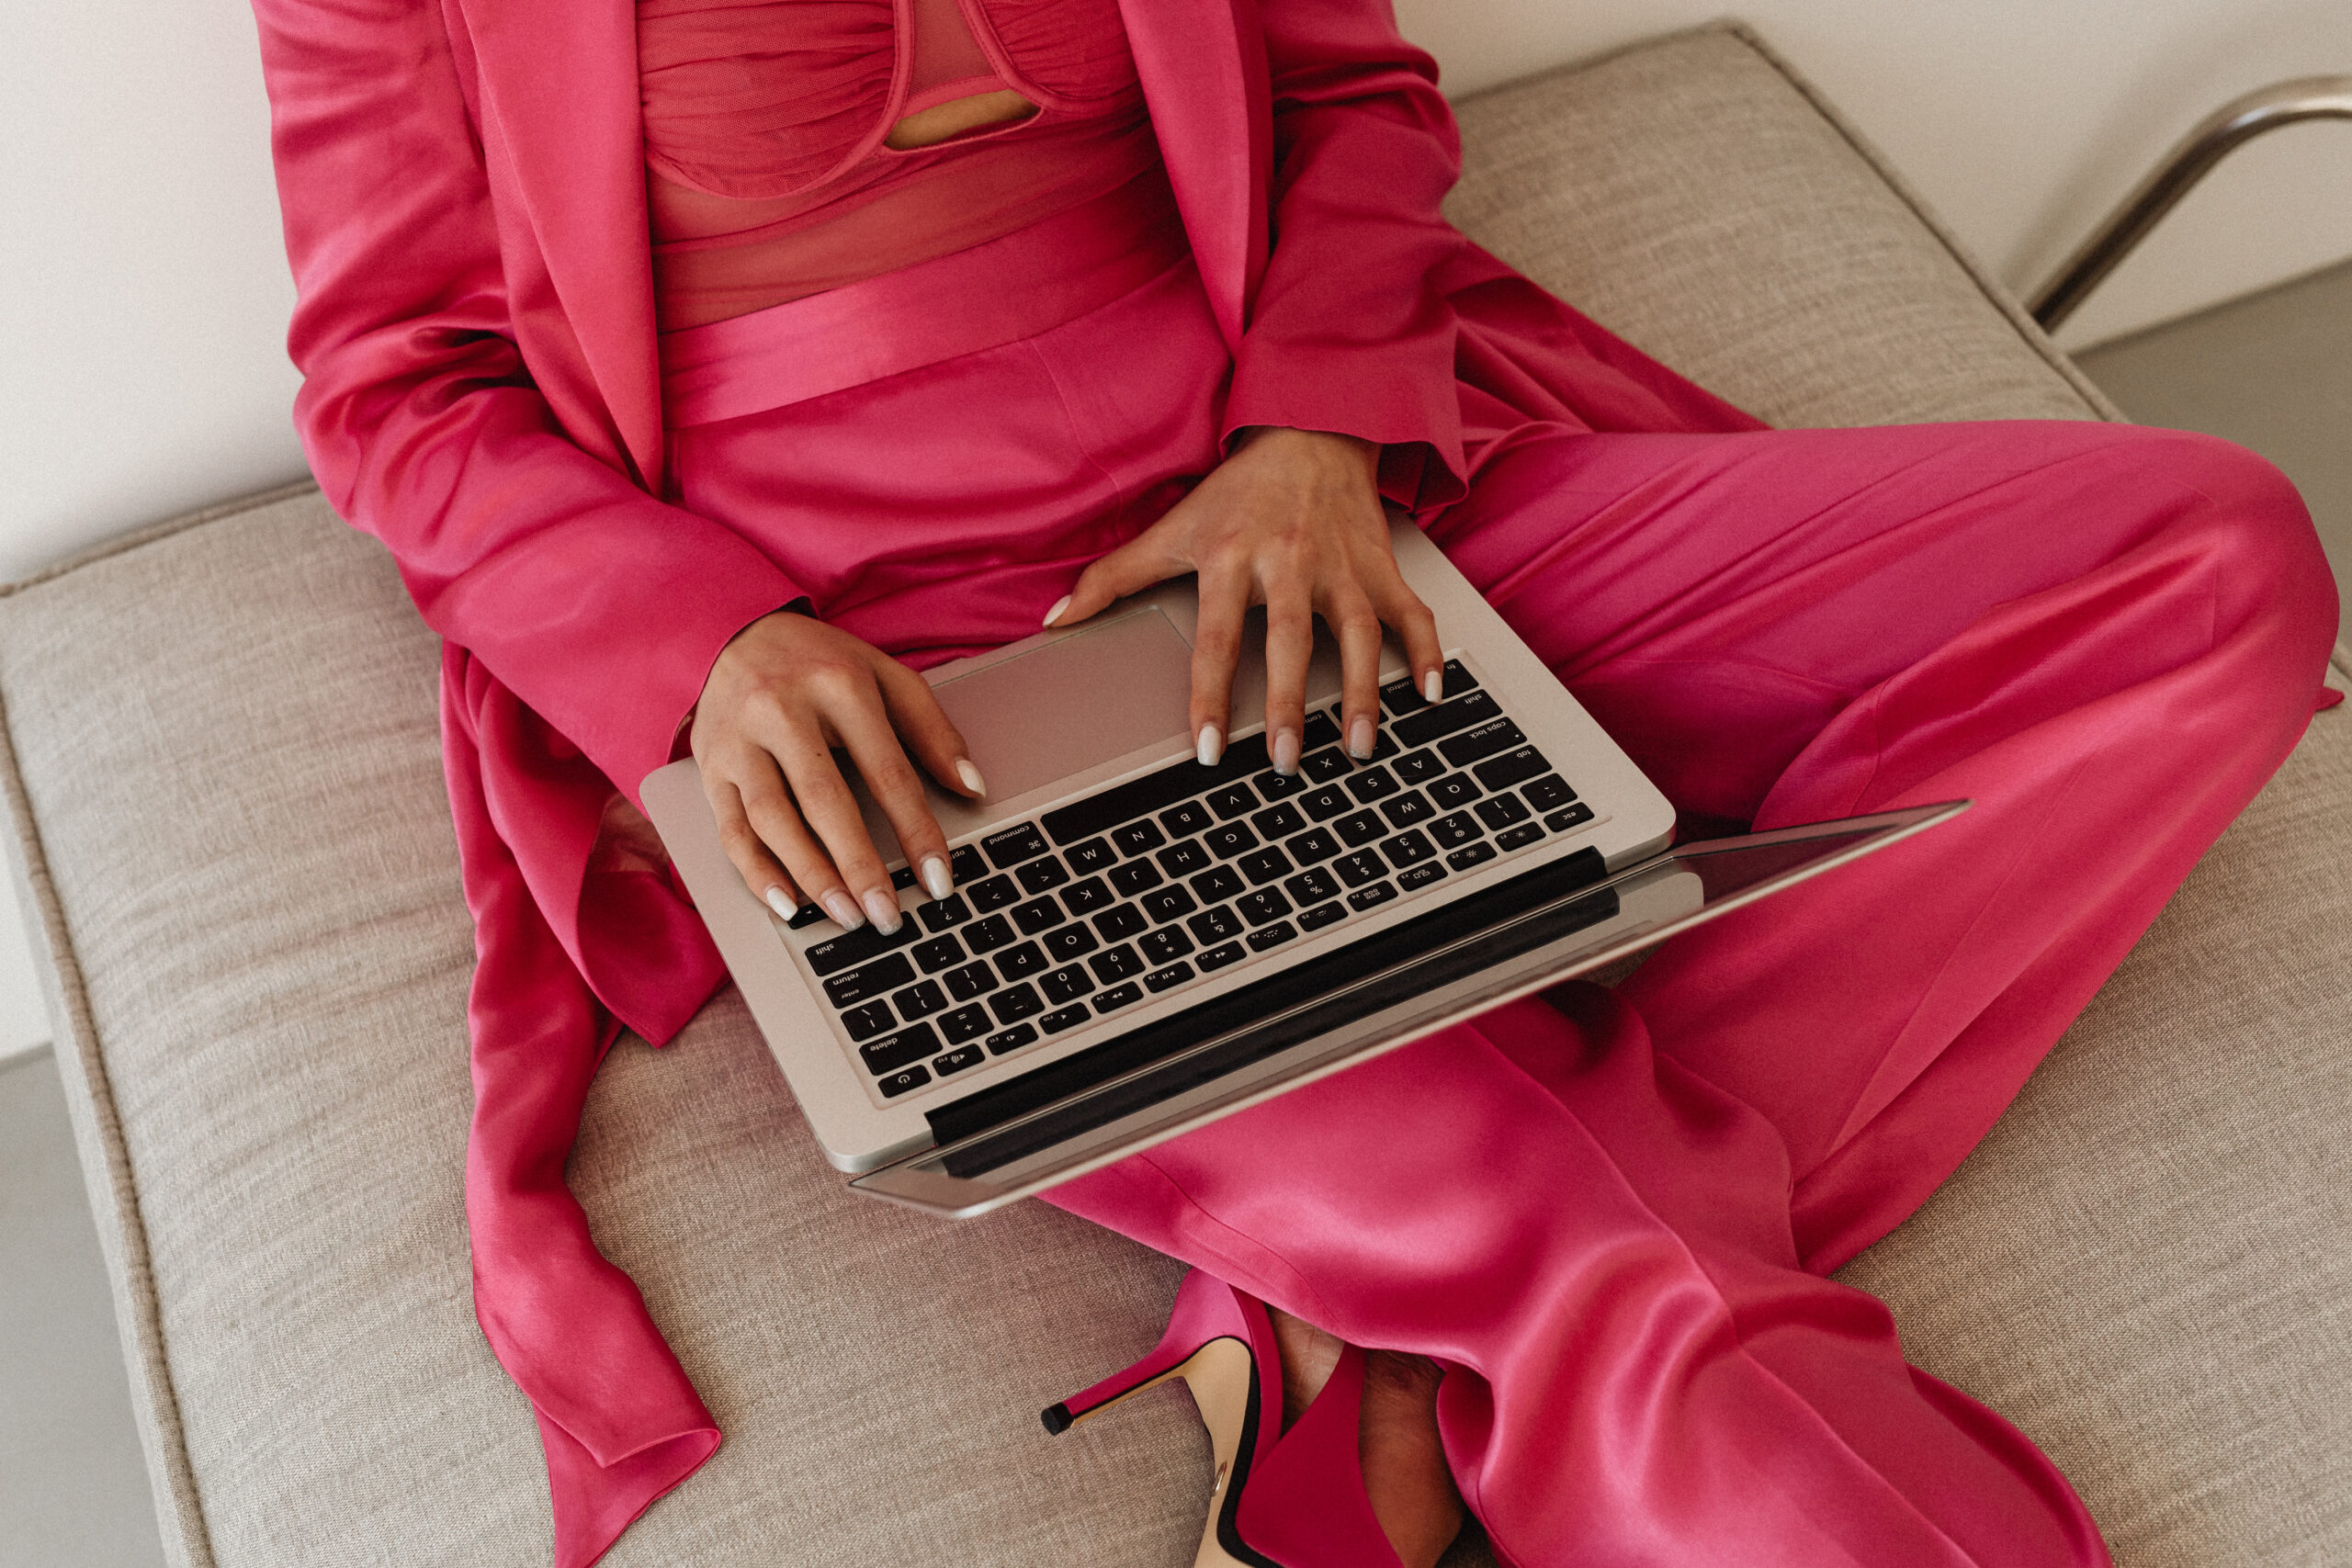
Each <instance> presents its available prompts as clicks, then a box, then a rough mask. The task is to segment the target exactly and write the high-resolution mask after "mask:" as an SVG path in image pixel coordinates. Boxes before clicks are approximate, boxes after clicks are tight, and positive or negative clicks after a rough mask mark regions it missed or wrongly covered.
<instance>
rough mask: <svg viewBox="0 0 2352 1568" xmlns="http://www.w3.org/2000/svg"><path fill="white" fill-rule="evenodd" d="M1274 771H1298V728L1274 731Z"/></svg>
mask: <svg viewBox="0 0 2352 1568" xmlns="http://www.w3.org/2000/svg"><path fill="white" fill-rule="evenodd" d="M1274 772H1276V773H1296V772H1298V731H1297V730H1295V729H1277V730H1275V731H1274Z"/></svg>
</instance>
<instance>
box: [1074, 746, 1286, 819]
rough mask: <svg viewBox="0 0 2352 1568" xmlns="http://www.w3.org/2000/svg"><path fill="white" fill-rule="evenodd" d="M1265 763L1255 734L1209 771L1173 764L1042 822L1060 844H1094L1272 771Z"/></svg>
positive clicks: (1263, 749) (1196, 765)
mask: <svg viewBox="0 0 2352 1568" xmlns="http://www.w3.org/2000/svg"><path fill="white" fill-rule="evenodd" d="M1271 765H1272V764H1270V763H1269V762H1268V761H1267V760H1266V738H1265V736H1264V735H1263V734H1258V735H1252V736H1250V738H1249V739H1246V740H1237V741H1235V742H1234V743H1233V744H1232V745H1230V746H1227V748H1226V749H1225V755H1224V756H1222V757H1220V758H1218V759H1217V760H1216V762H1214V763H1212V764H1211V765H1210V766H1208V767H1205V768H1204V767H1203V766H1201V764H1200V763H1198V762H1196V761H1193V760H1192V759H1191V758H1189V757H1188V758H1186V759H1185V760H1184V761H1181V762H1171V763H1170V764H1169V765H1168V766H1167V767H1164V768H1162V769H1160V770H1159V772H1158V773H1146V774H1144V776H1143V777H1141V778H1139V779H1129V780H1128V781H1127V782H1126V783H1125V784H1120V785H1117V786H1116V787H1114V788H1112V789H1106V790H1104V791H1103V793H1102V794H1100V795H1088V796H1087V797H1086V798H1085V799H1084V800H1074V801H1072V802H1070V803H1069V805H1068V806H1065V807H1062V808H1061V809H1059V810H1058V811H1048V812H1046V815H1045V816H1044V818H1041V820H1042V821H1043V822H1044V823H1045V824H1046V832H1048V833H1050V834H1052V835H1053V840H1054V842H1055V843H1057V844H1074V843H1076V842H1078V840H1080V839H1091V838H1092V837H1094V835H1095V834H1097V833H1107V832H1109V831H1110V830H1111V829H1114V828H1116V827H1117V826H1119V825H1120V824H1121V823H1123V822H1132V821H1134V820H1135V819H1136V818H1138V817H1141V816H1143V815H1145V814H1146V813H1147V812H1152V811H1157V810H1159V808H1160V807H1163V806H1173V805H1175V804H1176V803H1177V802H1178V801H1180V800H1190V799H1192V798H1193V796H1194V795H1199V794H1200V793H1201V792H1202V791H1204V790H1211V789H1215V788H1216V787H1217V786H1218V785H1219V784H1230V783H1232V782H1233V781H1234V780H1235V779H1246V778H1248V777H1249V776H1250V774H1252V773H1264V772H1265V771H1266V769H1267V768H1268V767H1269V766H1271Z"/></svg>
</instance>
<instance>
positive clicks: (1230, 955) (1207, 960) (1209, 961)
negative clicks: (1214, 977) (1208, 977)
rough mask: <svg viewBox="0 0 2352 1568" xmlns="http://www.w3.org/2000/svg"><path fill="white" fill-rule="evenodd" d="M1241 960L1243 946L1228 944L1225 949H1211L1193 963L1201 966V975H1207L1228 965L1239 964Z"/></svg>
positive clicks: (1236, 943)
mask: <svg viewBox="0 0 2352 1568" xmlns="http://www.w3.org/2000/svg"><path fill="white" fill-rule="evenodd" d="M1240 959H1241V944H1240V943H1239V942H1227V943H1226V944H1225V945H1224V946H1223V947H1212V948H1210V949H1209V950H1208V951H1207V952H1206V953H1202V954H1201V955H1200V956H1199V957H1198V958H1196V959H1194V960H1193V963H1195V964H1199V965H1200V966H1201V973H1202V974H1204V975H1205V974H1207V973H1208V972H1209V971H1210V970H1212V969H1222V968H1224V967H1225V966H1226V965H1227V964H1235V963H1238V962H1239V961H1240Z"/></svg>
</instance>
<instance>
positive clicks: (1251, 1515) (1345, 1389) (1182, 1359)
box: [1044, 1269, 1401, 1568]
mask: <svg viewBox="0 0 2352 1568" xmlns="http://www.w3.org/2000/svg"><path fill="white" fill-rule="evenodd" d="M1363 1368H1364V1358H1363V1351H1362V1350H1360V1349H1358V1348H1356V1347H1354V1346H1352V1345H1351V1346H1349V1347H1348V1348H1346V1349H1345V1350H1344V1351H1342V1352H1341V1353H1340V1364H1339V1365H1338V1367H1336V1368H1335V1369H1333V1371H1332V1372H1331V1381H1330V1382H1328V1383H1326V1384H1324V1385H1323V1392H1322V1393H1319V1394H1317V1396H1316V1398H1315V1403H1314V1404H1311V1405H1309V1406H1308V1407H1307V1409H1306V1414H1305V1415H1304V1416H1300V1417H1299V1418H1298V1421H1297V1423H1296V1424H1295V1426H1293V1427H1291V1429H1290V1430H1289V1431H1287V1432H1284V1431H1283V1367H1282V1356H1281V1353H1280V1351H1279V1350H1278V1349H1277V1348H1275V1344H1274V1325H1273V1320H1272V1318H1270V1317H1268V1316H1267V1315H1266V1305H1265V1303H1263V1302H1261V1301H1259V1300H1258V1299H1257V1298H1256V1297H1255V1296H1250V1295H1245V1294H1243V1293H1242V1292H1239V1291H1237V1290H1235V1289H1234V1288H1233V1287H1232V1286H1231V1285H1228V1284H1227V1283H1226V1282H1225V1281H1224V1280H1219V1279H1217V1278H1216V1277H1215V1276H1214V1275H1210V1274H1205V1273H1203V1272H1202V1271H1201V1270H1200V1269H1193V1271H1192V1272H1191V1273H1190V1274H1187V1275H1186V1276H1185V1277H1184V1283H1183V1285H1182V1287H1181V1288H1180V1289H1179V1290H1178V1291H1177V1292H1176V1306H1175V1309H1174V1310H1173V1311H1172V1312H1170V1314H1168V1330H1167V1332H1166V1333H1165V1334H1163V1335H1161V1336H1160V1339H1159V1345H1158V1346H1156V1347H1154V1348H1153V1349H1152V1351H1151V1353H1150V1354H1149V1355H1148V1356H1146V1357H1145V1358H1144V1359H1142V1360H1140V1361H1137V1362H1136V1364H1135V1365H1134V1366H1132V1367H1129V1368H1127V1369H1126V1370H1125V1371H1123V1372H1119V1373H1116V1374H1115V1375H1114V1376H1111V1377H1108V1378H1105V1379H1103V1381H1102V1382H1098V1383H1096V1384H1095V1385H1094V1386H1093V1387H1092V1388H1090V1389H1087V1390H1085V1391H1084V1392H1083V1393H1074V1394H1072V1395H1070V1396H1069V1398H1068V1399H1065V1400H1063V1401H1062V1402H1061V1403H1060V1404H1056V1405H1051V1406H1048V1407H1047V1409H1046V1412H1045V1416H1044V1419H1045V1423H1046V1431H1048V1432H1051V1433H1054V1434H1055V1435H1056V1436H1059V1435H1060V1434H1062V1433H1064V1432H1067V1431H1069V1429H1070V1428H1071V1427H1075V1426H1077V1425H1078V1424H1079V1423H1080V1421H1085V1420H1089V1419H1091V1417H1093V1416H1099V1415H1101V1414H1102V1413H1103V1411H1105V1410H1107V1409H1109V1408H1110V1407H1111V1406H1112V1405H1114V1404H1117V1403H1118V1402H1119V1401H1120V1400H1123V1399H1125V1398H1126V1397H1127V1396H1128V1395H1129V1394H1131V1393H1141V1392H1142V1391H1144V1390H1145V1389H1148V1388H1150V1387H1152V1386H1154V1385H1155V1384H1158V1383H1163V1382H1167V1381H1168V1380H1169V1379H1170V1378H1182V1379H1183V1380H1184V1384H1185V1386H1186V1387H1187V1388H1188V1389H1190V1390H1191V1391H1192V1394H1193V1404H1195V1405H1197V1406H1199V1408H1200V1412H1201V1421H1202V1423H1203V1425H1204V1426H1206V1427H1208V1429H1209V1447H1210V1450H1211V1453H1212V1455H1213V1457H1214V1458H1215V1460H1216V1484H1215V1486H1213V1487H1212V1488H1211V1490H1210V1492H1209V1517H1208V1523H1207V1525H1206V1526H1205V1527H1204V1529H1202V1531H1201V1550H1200V1554H1199V1555H1198V1556H1197V1557H1196V1558H1194V1559H1193V1568H1401V1564H1399V1563H1398V1562H1397V1553H1396V1551H1395V1550H1394V1549H1393V1548H1391V1547H1390V1546H1389V1544H1388V1537H1387V1536H1386V1534H1385V1533H1384V1532H1383V1531H1382V1529H1381V1528H1380V1521H1379V1519H1378V1518H1377V1517H1374V1514H1373V1511H1372V1499H1371V1498H1370V1497H1369V1496H1367V1495H1365V1493H1364V1486H1363V1464H1362V1461H1360V1460H1359V1458H1358V1457H1357V1456H1358V1450H1357V1446H1356V1444H1357V1439H1356V1423H1357V1420H1358V1416H1359V1415H1360V1413H1361V1411H1362V1408H1363Z"/></svg>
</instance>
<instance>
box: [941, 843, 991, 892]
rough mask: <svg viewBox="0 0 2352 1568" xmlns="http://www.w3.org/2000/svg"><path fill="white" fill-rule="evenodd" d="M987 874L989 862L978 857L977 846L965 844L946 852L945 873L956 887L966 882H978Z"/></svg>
mask: <svg viewBox="0 0 2352 1568" xmlns="http://www.w3.org/2000/svg"><path fill="white" fill-rule="evenodd" d="M947 874H948V877H949V878H950V879H951V880H952V881H954V882H955V884H956V886H958V887H961V886H964V885H965V884H966V883H967V882H978V880H979V879H980V878H981V877H983V876H986V875H987V874H989V863H988V862H987V861H985V860H982V859H981V858H980V850H979V846H978V845H977V844H966V845H964V846H963V847H962V848H960V849H953V850H950V851H948V852H947Z"/></svg>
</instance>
